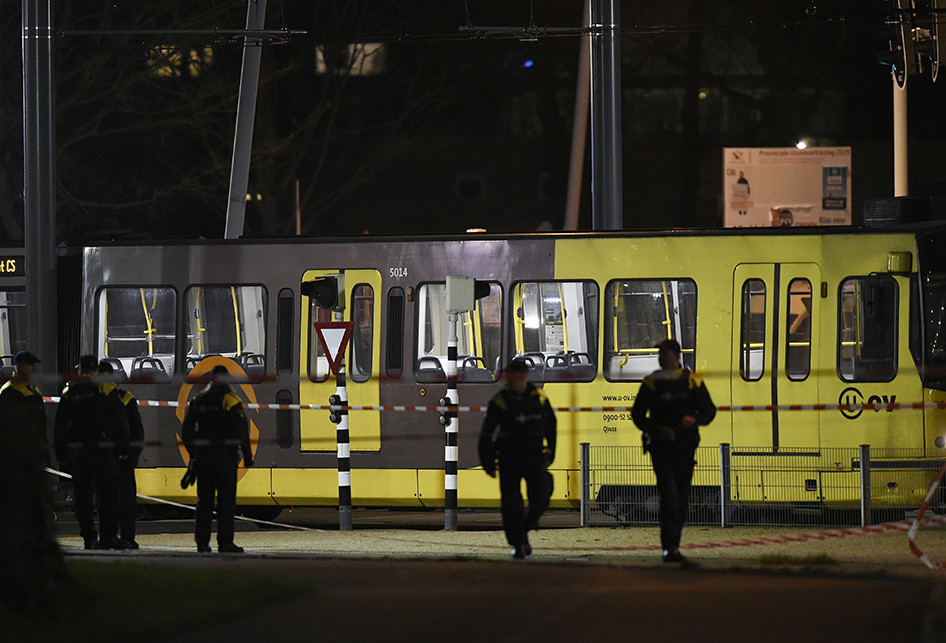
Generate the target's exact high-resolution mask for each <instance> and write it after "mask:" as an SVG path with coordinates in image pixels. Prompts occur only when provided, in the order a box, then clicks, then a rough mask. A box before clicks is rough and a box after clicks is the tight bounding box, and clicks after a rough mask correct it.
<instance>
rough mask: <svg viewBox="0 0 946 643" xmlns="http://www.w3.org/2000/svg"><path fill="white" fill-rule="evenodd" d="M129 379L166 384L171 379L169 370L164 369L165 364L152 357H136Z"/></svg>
mask: <svg viewBox="0 0 946 643" xmlns="http://www.w3.org/2000/svg"><path fill="white" fill-rule="evenodd" d="M128 378H129V379H131V380H144V381H150V382H166V381H168V379H169V378H168V374H167V370H165V368H164V362H162V361H161V360H159V359H158V358H157V357H151V356H144V357H136V358H135V361H133V362H132V363H131V372H130V373H129V374H128Z"/></svg>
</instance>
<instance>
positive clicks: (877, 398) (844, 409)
mask: <svg viewBox="0 0 946 643" xmlns="http://www.w3.org/2000/svg"><path fill="white" fill-rule="evenodd" d="M896 401H897V396H896V395H890V396H887V395H871V396H870V397H869V398H868V399H867V403H868V404H873V405H874V412H875V413H877V412H879V411H880V408H879V407H880V405H884V406H887V405H890V404H895V403H896ZM838 405H839V406H840V407H841V409H840V410H841V415H843V416H844V417H846V418H847V419H848V420H856V419H857V418H859V417H860V416H861V413H863V412H864V395H863V393H861V392H860V391H859V390H857V389H856V388H855V387H853V386H849V387H847V388H846V389H844V390H843V391H841V395H839V396H838ZM892 410H893V409H892V408H890V407H889V406H888V408H887V412H888V413H889V412H890V411H892Z"/></svg>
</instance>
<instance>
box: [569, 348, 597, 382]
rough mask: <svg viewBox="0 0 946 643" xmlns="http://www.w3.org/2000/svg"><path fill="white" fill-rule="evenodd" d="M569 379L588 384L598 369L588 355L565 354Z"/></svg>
mask: <svg viewBox="0 0 946 643" xmlns="http://www.w3.org/2000/svg"><path fill="white" fill-rule="evenodd" d="M565 357H566V358H567V359H568V375H569V379H573V380H577V381H580V382H590V381H591V380H593V379H594V378H595V376H596V375H597V374H598V368H597V366H595V364H594V362H592V361H591V356H590V355H589V354H588V353H566V355H565Z"/></svg>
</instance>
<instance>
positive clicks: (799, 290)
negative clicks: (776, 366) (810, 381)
mask: <svg viewBox="0 0 946 643" xmlns="http://www.w3.org/2000/svg"><path fill="white" fill-rule="evenodd" d="M786 321H787V324H786V325H785V329H786V333H787V337H786V346H787V349H788V350H787V352H786V358H785V375H786V376H787V377H788V379H790V380H792V381H798V380H803V379H805V378H807V377H808V374H809V373H810V372H811V321H812V320H811V282H810V281H808V280H807V279H792V281H791V282H790V283H789V284H788V319H787V320H786Z"/></svg>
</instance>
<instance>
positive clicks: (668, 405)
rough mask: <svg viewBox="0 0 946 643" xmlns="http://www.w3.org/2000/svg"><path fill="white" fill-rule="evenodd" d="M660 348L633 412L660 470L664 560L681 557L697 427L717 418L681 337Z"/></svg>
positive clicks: (680, 560)
mask: <svg viewBox="0 0 946 643" xmlns="http://www.w3.org/2000/svg"><path fill="white" fill-rule="evenodd" d="M656 348H657V360H658V363H659V364H660V370H659V371H655V372H653V373H651V374H650V375H648V376H647V377H645V378H644V381H643V382H641V387H640V391H639V392H638V393H637V398H636V399H635V400H634V406H633V408H632V409H631V417H632V418H633V419H634V424H636V425H637V428H639V429H640V430H641V433H642V434H643V438H644V448H645V450H649V451H650V458H651V462H652V463H653V467H654V474H655V475H656V476H657V493H658V495H659V496H660V545H661V548H662V549H663V560H664V562H665V563H680V562H683V556H682V555H681V554H680V535H681V533H682V532H683V525H684V523H685V521H686V515H687V503H688V502H689V496H690V482H691V480H692V478H693V466H694V465H695V464H696V462H695V460H694V457H695V455H696V447H697V446H698V445H699V444H700V431H699V428H700V425H706V424H709V423H710V422H711V421H712V420H713V418H714V417H715V416H716V406H715V405H714V404H713V400H712V399H710V394H709V391H707V390H706V384H705V383H704V382H703V378H702V377H700V376H699V375H698V374H697V373H694V372H693V371H690V370H687V369H685V368H682V367H681V362H680V353H681V350H680V344H679V343H678V342H677V341H675V340H673V339H666V340H664V341H662V342H661V343H659V344H657V347H656Z"/></svg>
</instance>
